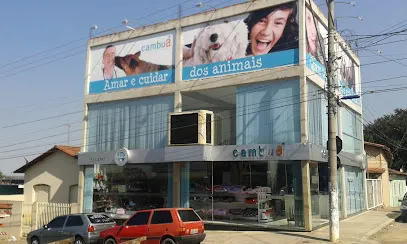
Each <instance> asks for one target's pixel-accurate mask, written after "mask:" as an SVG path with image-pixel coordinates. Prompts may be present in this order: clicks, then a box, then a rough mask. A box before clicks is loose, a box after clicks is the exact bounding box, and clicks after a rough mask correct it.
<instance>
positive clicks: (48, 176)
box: [24, 151, 79, 203]
mask: <svg viewBox="0 0 407 244" xmlns="http://www.w3.org/2000/svg"><path fill="white" fill-rule="evenodd" d="M78 175H79V166H78V162H77V160H76V159H74V158H72V157H71V156H68V155H67V154H65V153H63V152H60V151H57V152H55V153H53V154H51V155H50V156H48V157H46V158H45V159H44V160H43V161H41V162H38V163H37V164H35V165H34V166H32V167H30V168H28V169H27V170H26V172H25V175H24V182H25V184H24V202H25V203H32V202H34V201H35V192H34V186H35V185H39V184H46V185H49V186H50V187H51V188H50V196H49V202H53V203H69V187H70V186H72V185H77V184H78Z"/></svg>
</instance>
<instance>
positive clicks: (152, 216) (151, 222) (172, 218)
mask: <svg viewBox="0 0 407 244" xmlns="http://www.w3.org/2000/svg"><path fill="white" fill-rule="evenodd" d="M160 212H168V213H169V214H170V215H169V216H170V217H171V222H165V223H153V220H154V219H153V218H154V214H155V213H157V214H158V213H160ZM158 219H160V218H158ZM172 223H174V217H173V216H172V212H171V210H155V211H153V214H152V215H151V220H150V225H162V224H172Z"/></svg>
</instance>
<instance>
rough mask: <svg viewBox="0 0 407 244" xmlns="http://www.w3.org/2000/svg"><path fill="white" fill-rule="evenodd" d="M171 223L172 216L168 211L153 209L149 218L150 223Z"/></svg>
mask: <svg viewBox="0 0 407 244" xmlns="http://www.w3.org/2000/svg"><path fill="white" fill-rule="evenodd" d="M168 223H172V216H171V212H170V211H154V213H153V217H152V218H151V224H168Z"/></svg>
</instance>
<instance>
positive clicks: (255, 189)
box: [189, 161, 304, 229]
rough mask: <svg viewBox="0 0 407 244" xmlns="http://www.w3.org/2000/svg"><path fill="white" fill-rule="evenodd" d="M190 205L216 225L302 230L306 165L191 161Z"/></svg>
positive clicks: (281, 162)
mask: <svg viewBox="0 0 407 244" xmlns="http://www.w3.org/2000/svg"><path fill="white" fill-rule="evenodd" d="M212 172H213V173H212ZM189 205H190V207H192V208H194V209H195V211H197V213H198V214H199V215H200V216H201V218H202V219H203V220H204V221H207V222H212V223H216V224H224V225H245V226H260V227H267V226H270V227H278V226H279V227H288V228H299V229H301V228H303V226H304V222H303V213H302V212H303V210H302V209H303V203H302V182H301V167H300V163H299V162H293V161H263V162H260V161H246V162H191V163H190V195H189Z"/></svg>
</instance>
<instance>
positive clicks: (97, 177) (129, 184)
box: [92, 163, 172, 217]
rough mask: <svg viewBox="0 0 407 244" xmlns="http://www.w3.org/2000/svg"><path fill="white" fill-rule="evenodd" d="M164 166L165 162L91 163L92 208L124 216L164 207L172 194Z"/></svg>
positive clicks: (95, 210)
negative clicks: (92, 172)
mask: <svg viewBox="0 0 407 244" xmlns="http://www.w3.org/2000/svg"><path fill="white" fill-rule="evenodd" d="M168 169H169V167H168V164H167V163H155V164H127V165H125V166H123V167H119V166H117V165H97V166H95V168H94V174H93V177H92V189H93V201H92V202H93V205H92V211H93V212H97V213H109V214H118V215H124V217H127V216H129V215H131V214H133V213H134V212H135V211H137V210H143V209H152V208H162V207H166V206H167V201H168V196H169V195H172V192H171V188H170V189H168V185H170V184H169V180H168V176H169V172H168ZM169 190H170V191H169Z"/></svg>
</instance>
